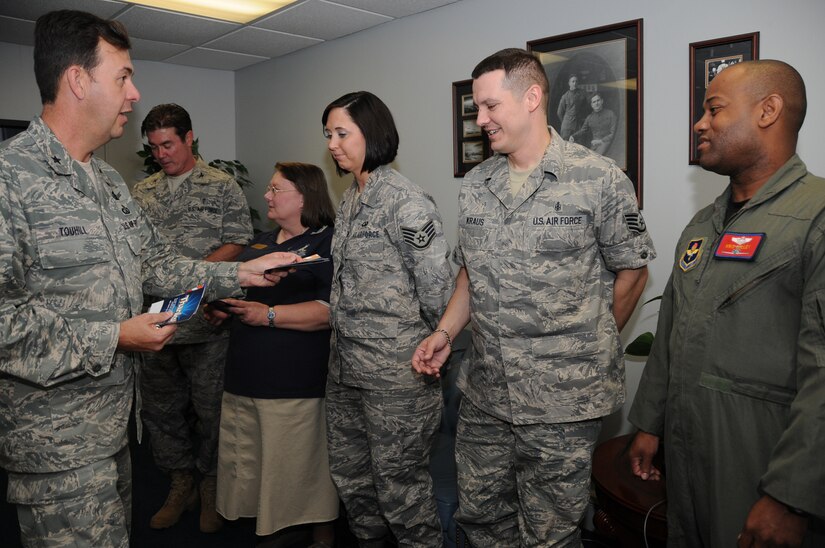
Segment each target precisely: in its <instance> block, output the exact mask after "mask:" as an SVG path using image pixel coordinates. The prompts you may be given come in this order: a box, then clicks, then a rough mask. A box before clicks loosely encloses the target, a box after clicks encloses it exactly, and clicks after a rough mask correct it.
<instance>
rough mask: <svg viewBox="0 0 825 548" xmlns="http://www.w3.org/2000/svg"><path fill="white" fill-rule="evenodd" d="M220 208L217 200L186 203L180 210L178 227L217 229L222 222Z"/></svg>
mask: <svg viewBox="0 0 825 548" xmlns="http://www.w3.org/2000/svg"><path fill="white" fill-rule="evenodd" d="M222 219H223V217H222V215H221V207H220V203H219V202H218V201H217V200H208V199H206V200H197V201H191V202H188V203H187V204H186V205H185V206H184V207H182V208H181V212H180V218H179V220H178V225H179V226H186V227H197V228H218V227H220V226H221V222H222Z"/></svg>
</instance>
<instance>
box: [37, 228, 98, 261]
mask: <svg viewBox="0 0 825 548" xmlns="http://www.w3.org/2000/svg"><path fill="white" fill-rule="evenodd" d="M38 255H39V257H40V264H41V265H42V267H43V269H55V268H71V267H76V266H85V265H93V264H98V263H105V262H108V261H109V260H111V251H110V246H109V242H108V240H107V239H106V238H103V237H101V236H88V237H82V238H66V239H60V240H52V241H46V242H40V243H39V245H38Z"/></svg>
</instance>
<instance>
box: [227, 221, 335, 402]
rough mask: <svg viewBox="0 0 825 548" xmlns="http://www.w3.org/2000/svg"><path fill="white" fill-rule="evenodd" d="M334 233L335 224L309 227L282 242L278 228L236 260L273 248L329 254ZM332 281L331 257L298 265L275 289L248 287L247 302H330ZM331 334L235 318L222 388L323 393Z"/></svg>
mask: <svg viewBox="0 0 825 548" xmlns="http://www.w3.org/2000/svg"><path fill="white" fill-rule="evenodd" d="M332 232H333V229H332V227H322V228H319V229H308V230H307V231H306V232H304V233H303V234H301V235H299V236H296V237H294V238H292V239H289V240H287V241H285V242H283V243H281V244H278V243H276V238H277V236H278V230H273V231H270V232H265V233H262V234H258V235H257V236H256V237H255V238H254V239H253V240H252V242H251V243H250V244H249V246H247V247H246V249H244V250H243V251H242V252H241V254H240V256H239V257H238V260H239V261H242V262H243V261H249V260H251V259H255V258H257V257H260V256H261V255H266V254H267V253H272V252H273V251H289V252H292V253H296V254H298V255H301V256H302V257H307V256H309V255H313V254H315V253H317V254H318V255H320V256H322V257H329V256H330V244H331V242H332ZM331 283H332V261H330V262H327V263H320V264H315V265H311V266H306V267H301V268H297V269H296V271H295V272H292V273H291V274H289V275H288V276H287V277H286V278H283V279H282V280H281V281H280V283H278V284H277V285H275V286H273V287H254V288H250V289H249V290H248V291H247V294H246V300H248V301H256V302H260V303H264V304H265V305H267V306H275V305H286V304H297V303H302V302H307V301H324V302H329V292H330V286H331ZM275 323H276V325H277V318H276V320H275ZM329 337H330V330H329V329H325V330H322V331H311V332H308V331H296V330H294V329H282V328H279V327H274V328H272V327H269V326H263V327H260V326H250V325H246V324H244V323H242V322H241V321H240V320H238V319H237V318H233V319H232V325H231V332H230V336H229V353H228V357H227V361H226V376H225V379H224V390H226V391H227V392H230V393H232V394H235V395H237V396H246V397H250V398H262V399H276V398H321V397H323V396H324V387H325V386H326V379H327V362H328V361H329Z"/></svg>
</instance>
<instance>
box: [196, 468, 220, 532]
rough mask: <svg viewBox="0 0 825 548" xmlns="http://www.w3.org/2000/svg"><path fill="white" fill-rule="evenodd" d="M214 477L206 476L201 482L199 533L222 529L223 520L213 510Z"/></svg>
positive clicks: (215, 487)
mask: <svg viewBox="0 0 825 548" xmlns="http://www.w3.org/2000/svg"><path fill="white" fill-rule="evenodd" d="M216 489H217V486H216V478H215V476H206V477H205V478H203V480H202V481H201V533H215V532H217V531H219V530H220V528H221V527H223V520H222V519H221V517H220V516H219V515H218V512H217V511H216V510H215V494H216Z"/></svg>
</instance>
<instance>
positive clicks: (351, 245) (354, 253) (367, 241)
mask: <svg viewBox="0 0 825 548" xmlns="http://www.w3.org/2000/svg"><path fill="white" fill-rule="evenodd" d="M384 255H385V245H384V240H383V239H381V238H350V240H349V241H347V243H346V245H345V247H344V258H346V259H347V260H348V261H369V262H378V261H383V259H384Z"/></svg>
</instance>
